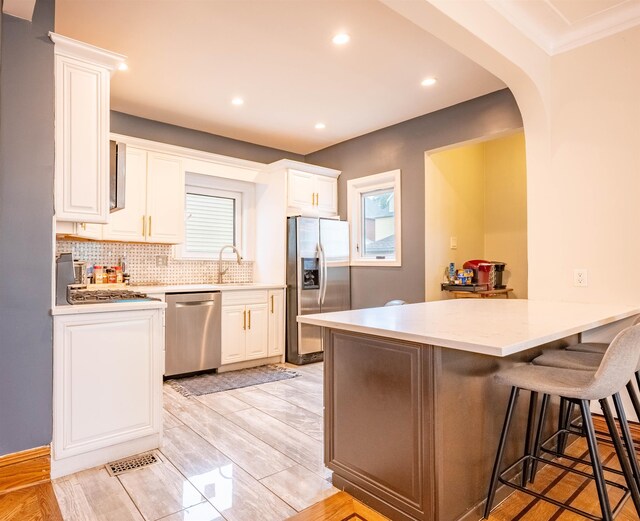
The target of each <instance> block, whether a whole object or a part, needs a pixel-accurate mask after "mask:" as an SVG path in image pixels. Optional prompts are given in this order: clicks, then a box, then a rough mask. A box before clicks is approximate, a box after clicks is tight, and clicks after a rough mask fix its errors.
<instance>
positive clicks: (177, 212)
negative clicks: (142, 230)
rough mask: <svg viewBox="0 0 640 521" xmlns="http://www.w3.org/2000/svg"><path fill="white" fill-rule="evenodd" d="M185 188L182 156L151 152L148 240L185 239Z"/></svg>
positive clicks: (180, 240)
mask: <svg viewBox="0 0 640 521" xmlns="http://www.w3.org/2000/svg"><path fill="white" fill-rule="evenodd" d="M184 191H185V187H184V171H183V169H182V160H181V158H179V157H178V156H172V155H168V154H159V153H157V152H149V159H148V168H147V219H148V227H147V230H146V231H147V242H164V243H170V244H177V243H180V242H182V241H183V237H184Z"/></svg>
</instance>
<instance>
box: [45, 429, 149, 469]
mask: <svg viewBox="0 0 640 521" xmlns="http://www.w3.org/2000/svg"><path fill="white" fill-rule="evenodd" d="M160 441H161V434H159V433H156V434H151V435H149V436H144V437H143V438H137V439H135V440H131V441H127V442H124V443H119V444H117V445H112V446H111V447H105V448H103V449H98V450H94V451H91V452H87V453H85V454H78V455H77V456H70V457H68V458H63V459H59V460H56V459H53V458H52V459H51V479H55V478H61V477H63V476H67V475H69V474H73V473H74V472H79V471H81V470H86V469H90V468H93V467H97V466H99V465H104V464H105V463H109V462H110V461H115V460H118V459H122V458H126V457H127V456H133V455H135V454H140V453H141V452H146V451H149V450H153V449H158V448H160Z"/></svg>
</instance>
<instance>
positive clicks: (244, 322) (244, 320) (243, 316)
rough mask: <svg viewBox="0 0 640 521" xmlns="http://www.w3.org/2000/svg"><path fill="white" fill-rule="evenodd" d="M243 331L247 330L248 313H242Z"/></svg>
mask: <svg viewBox="0 0 640 521" xmlns="http://www.w3.org/2000/svg"><path fill="white" fill-rule="evenodd" d="M242 329H247V311H246V310H244V311H243V312H242Z"/></svg>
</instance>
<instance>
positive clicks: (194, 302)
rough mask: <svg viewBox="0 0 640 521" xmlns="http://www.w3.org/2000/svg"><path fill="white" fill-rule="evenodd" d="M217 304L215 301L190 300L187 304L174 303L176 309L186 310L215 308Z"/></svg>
mask: <svg viewBox="0 0 640 521" xmlns="http://www.w3.org/2000/svg"><path fill="white" fill-rule="evenodd" d="M216 304H217V302H216V301H215V300H190V301H187V302H176V303H175V306H176V307H177V308H183V307H184V308H186V307H189V306H215V305H216Z"/></svg>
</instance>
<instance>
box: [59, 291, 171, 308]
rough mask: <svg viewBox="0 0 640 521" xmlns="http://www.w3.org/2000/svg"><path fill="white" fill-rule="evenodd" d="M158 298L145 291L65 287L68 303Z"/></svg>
mask: <svg viewBox="0 0 640 521" xmlns="http://www.w3.org/2000/svg"><path fill="white" fill-rule="evenodd" d="M153 300H158V299H156V298H151V297H148V296H147V295H146V293H140V292H139V291H133V290H129V289H97V290H86V289H78V288H68V289H67V302H69V304H106V303H110V302H114V303H117V302H148V301H153Z"/></svg>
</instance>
